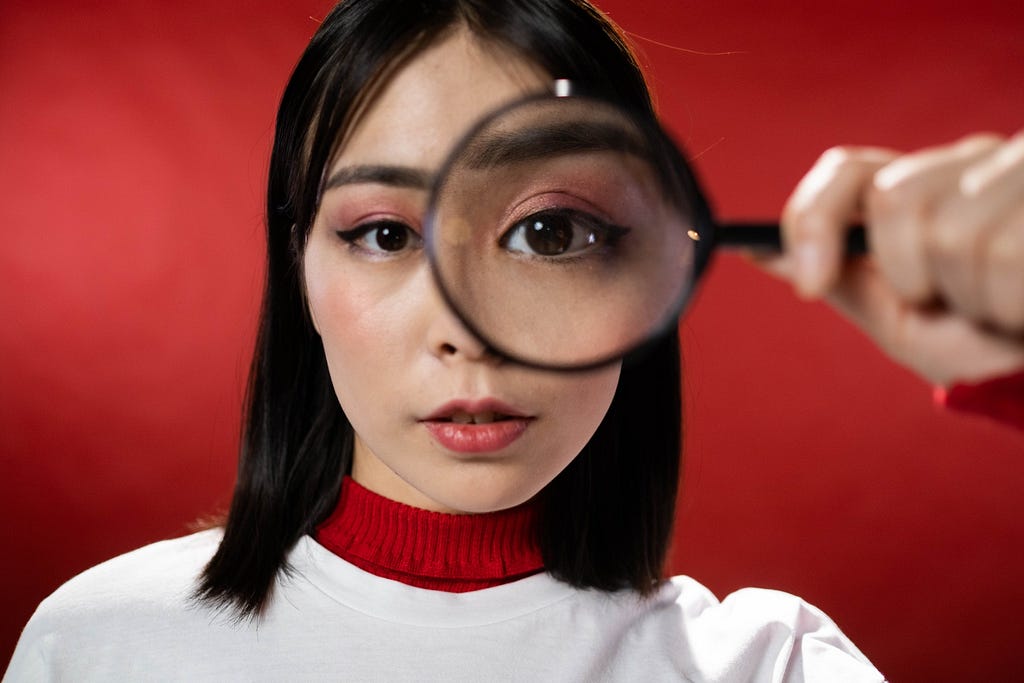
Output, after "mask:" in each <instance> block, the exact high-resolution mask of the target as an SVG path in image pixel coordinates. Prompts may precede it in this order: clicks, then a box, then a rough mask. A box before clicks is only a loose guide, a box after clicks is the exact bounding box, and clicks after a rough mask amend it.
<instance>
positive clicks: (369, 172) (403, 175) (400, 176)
mask: <svg viewBox="0 0 1024 683" xmlns="http://www.w3.org/2000/svg"><path fill="white" fill-rule="evenodd" d="M433 181H434V175H433V174H432V173H430V172H428V171H425V170H424V169H422V168H413V167H411V166H386V165H373V164H364V165H359V166H344V167H342V168H339V169H338V170H337V171H335V172H334V173H332V174H331V176H330V177H329V178H328V179H327V182H326V183H324V188H323V191H324V192H326V191H327V190H333V189H334V188H336V187H341V186H342V185H356V184H361V183H375V184H378V185H391V186H393V187H410V188H413V189H416V190H429V189H430V186H431V183H433Z"/></svg>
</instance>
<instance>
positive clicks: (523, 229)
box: [499, 209, 629, 259]
mask: <svg viewBox="0 0 1024 683" xmlns="http://www.w3.org/2000/svg"><path fill="white" fill-rule="evenodd" d="M627 232H629V229H628V228H623V227H620V226H618V225H612V224H611V223H608V222H607V221H603V220H601V219H600V218H597V217H596V216H591V215H589V214H586V213H583V212H581V211H575V210H571V209H554V210H548V211H540V212H538V213H535V214H531V215H530V216H528V217H527V218H524V219H523V220H521V221H519V222H517V223H516V224H515V225H513V226H512V227H511V228H509V230H508V231H507V232H506V233H505V234H504V235H502V236H501V239H500V240H499V244H500V245H501V246H502V247H504V248H506V249H508V250H509V251H511V252H514V253H519V254H526V255H527V256H538V257H544V258H553V259H557V258H569V257H574V256H581V255H583V254H585V253H587V252H590V251H592V250H595V249H600V248H601V247H613V246H615V244H616V242H617V241H618V240H619V238H620V237H622V236H623V235H625V234H626V233H627Z"/></svg>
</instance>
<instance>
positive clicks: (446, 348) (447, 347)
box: [441, 343, 456, 355]
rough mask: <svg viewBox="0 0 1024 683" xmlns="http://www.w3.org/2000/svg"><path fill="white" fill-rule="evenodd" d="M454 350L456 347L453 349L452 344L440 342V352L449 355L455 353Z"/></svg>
mask: <svg viewBox="0 0 1024 683" xmlns="http://www.w3.org/2000/svg"><path fill="white" fill-rule="evenodd" d="M455 351H456V349H455V347H454V346H453V345H451V344H447V343H446V344H441V353H443V354H446V355H451V354H453V353H455Z"/></svg>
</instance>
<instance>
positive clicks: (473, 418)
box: [432, 410, 523, 425]
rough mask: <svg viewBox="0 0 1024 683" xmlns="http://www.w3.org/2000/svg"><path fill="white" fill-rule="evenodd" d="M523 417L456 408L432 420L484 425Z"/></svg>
mask: <svg viewBox="0 0 1024 683" xmlns="http://www.w3.org/2000/svg"><path fill="white" fill-rule="evenodd" d="M521 419H523V417H522V416H520V415H506V414H504V413H496V412H494V411H490V410H489V411H485V412H482V413H469V412H466V411H464V410H458V411H455V412H454V413H452V414H451V415H450V416H448V417H438V418H437V419H435V420H432V421H433V422H454V423H455V424H460V425H470V424H472V425H486V424H491V423H492V422H506V421H508V420H521Z"/></svg>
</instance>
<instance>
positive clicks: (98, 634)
mask: <svg viewBox="0 0 1024 683" xmlns="http://www.w3.org/2000/svg"><path fill="white" fill-rule="evenodd" d="M220 537H221V532H220V530H219V529H218V530H209V531H203V532H200V533H196V534H192V535H191V536H185V537H183V538H177V539H173V540H168V541H161V542H159V543H153V544H152V545H148V546H145V547H143V548H139V549H138V550H133V551H131V552H129V553H126V554H124V555H120V556H118V557H115V558H113V559H111V560H108V561H106V562H104V563H102V564H99V565H96V566H95V567H92V568H91V569H88V570H86V571H84V572H82V573H81V574H79V575H78V576H76V577H74V578H72V579H71V580H69V581H68V582H67V583H65V584H64V585H62V586H61V587H60V588H58V589H57V590H56V591H54V592H53V594H51V595H50V596H49V597H48V598H46V599H45V600H43V601H42V602H41V603H40V604H39V607H38V608H37V609H36V611H35V613H34V614H33V615H32V618H31V619H30V620H29V622H28V624H27V625H26V626H25V629H24V631H23V632H22V635H21V639H20V640H19V641H18V646H17V648H16V650H15V653H14V657H13V659H12V660H11V670H9V671H8V673H9V674H11V673H12V672H13V671H16V670H18V668H19V667H25V666H28V667H29V670H31V667H32V666H34V665H40V666H41V665H42V664H43V663H44V661H45V660H48V659H50V658H51V656H60V655H59V654H58V653H61V652H67V651H69V650H72V649H75V650H79V651H86V650H87V649H88V647H89V646H92V645H96V646H97V647H102V644H103V643H104V642H112V641H114V640H121V639H124V640H131V639H132V638H133V637H136V636H137V635H138V634H139V633H140V632H142V631H147V632H150V633H152V632H153V631H155V630H159V629H160V628H161V625H162V624H166V625H167V626H168V627H171V625H172V624H178V625H180V622H181V620H182V619H184V618H187V615H188V614H189V613H190V612H192V611H194V610H193V603H192V592H193V591H194V589H195V584H196V579H197V577H198V576H199V573H200V572H201V571H202V570H203V568H204V567H205V566H206V563H207V562H209V560H210V557H212V555H213V553H214V552H215V551H216V549H217V545H218V543H219V542H220ZM122 642H123V640H122Z"/></svg>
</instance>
